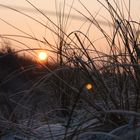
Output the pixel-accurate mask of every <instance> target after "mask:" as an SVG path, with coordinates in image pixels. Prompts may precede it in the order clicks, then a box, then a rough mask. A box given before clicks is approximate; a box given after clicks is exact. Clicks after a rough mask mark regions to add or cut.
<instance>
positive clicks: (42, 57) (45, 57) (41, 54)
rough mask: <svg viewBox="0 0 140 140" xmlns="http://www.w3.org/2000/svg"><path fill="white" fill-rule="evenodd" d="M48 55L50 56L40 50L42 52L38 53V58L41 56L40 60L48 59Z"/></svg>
mask: <svg viewBox="0 0 140 140" xmlns="http://www.w3.org/2000/svg"><path fill="white" fill-rule="evenodd" d="M47 57H48V55H47V53H46V52H40V53H39V54H38V58H39V60H41V61H45V60H47Z"/></svg>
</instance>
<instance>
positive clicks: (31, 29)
mask: <svg viewBox="0 0 140 140" xmlns="http://www.w3.org/2000/svg"><path fill="white" fill-rule="evenodd" d="M29 1H30V2H31V3H32V4H34V5H35V6H36V7H38V8H39V9H42V10H43V11H45V13H46V15H47V16H48V17H49V18H50V19H51V20H53V21H54V22H55V23H56V24H57V18H58V17H57V16H55V15H54V14H55V13H56V11H60V9H62V7H63V3H64V0H29ZM72 1H73V0H66V7H65V12H66V13H68V12H69V9H70V6H71V5H72ZM101 1H102V2H103V1H104V0H101ZM111 1H113V0H110V2H111ZM121 1H122V0H116V2H117V3H119V4H120V5H121ZM124 1H125V2H126V5H127V6H128V2H129V0H124ZM55 2H56V3H55ZM81 2H82V3H83V4H84V5H85V6H86V7H87V8H88V10H89V11H90V12H91V13H92V14H93V15H94V16H95V15H96V13H97V12H99V14H98V16H97V19H99V20H101V22H102V21H104V19H103V18H101V16H103V17H105V18H108V17H109V16H108V14H107V12H106V11H105V10H104V8H103V7H102V6H101V5H100V4H99V3H98V2H97V1H96V0H81ZM0 4H3V5H7V6H10V7H12V8H16V9H18V10H19V11H23V12H25V13H26V14H28V15H30V16H31V17H34V18H36V19H38V21H41V22H43V23H44V24H46V25H47V26H49V27H51V28H53V26H52V25H51V23H50V22H49V21H48V20H46V19H45V18H44V17H43V16H42V15H41V14H39V13H38V12H37V11H36V10H34V9H33V7H32V6H31V5H30V4H29V3H28V2H27V1H26V0H0ZM74 8H75V9H76V10H79V11H80V12H82V13H84V14H85V15H88V13H87V12H86V11H85V10H84V8H83V7H82V5H81V4H80V2H79V1H78V0H74V3H73V8H72V10H71V15H76V16H79V17H77V19H76V16H75V17H74V18H72V17H70V18H69V21H68V26H67V30H66V31H67V32H71V31H74V30H79V29H80V28H81V30H83V31H86V29H85V28H87V27H88V26H89V23H86V24H85V26H82V25H83V23H84V22H85V21H84V20H83V18H82V17H81V15H79V14H78V13H77V12H76V11H75V10H74ZM124 9H125V8H124ZM47 12H48V13H47ZM139 13H140V1H139V0H131V16H132V18H133V19H134V20H137V21H139V20H140V14H139ZM126 15H127V14H126ZM0 18H1V20H0V34H10V35H15V34H16V35H23V33H21V32H20V31H17V30H16V29H14V28H13V27H11V26H9V25H7V24H6V23H5V22H4V21H6V22H8V23H10V24H11V25H14V26H15V27H17V28H19V29H21V30H23V31H24V32H26V33H28V34H31V35H32V36H34V37H36V38H39V39H42V38H43V37H45V38H46V39H47V40H49V41H50V42H51V43H52V42H53V41H54V38H53V35H52V33H50V32H49V31H48V30H47V29H45V27H43V26H41V25H40V24H38V23H37V22H35V21H33V20H31V19H29V18H27V17H26V16H23V15H21V14H19V13H17V12H15V11H12V10H8V9H6V8H3V7H0ZM2 20H4V21H2ZM103 26H104V25H103ZM104 28H108V27H107V26H106V25H105V26H104ZM95 33H96V29H95V30H94V34H95ZM94 38H95V39H97V37H95V36H94ZM16 39H17V38H16ZM18 39H19V38H18ZM19 40H20V41H22V42H26V43H27V44H28V45H29V47H38V46H39V47H40V44H39V43H37V42H34V41H33V42H32V41H31V40H27V39H23V38H20V39H19ZM12 45H13V46H14V44H13V43H12ZM16 45H17V47H21V48H22V47H23V46H22V45H20V44H18V43H16ZM16 45H15V46H16ZM41 47H43V46H41Z"/></svg>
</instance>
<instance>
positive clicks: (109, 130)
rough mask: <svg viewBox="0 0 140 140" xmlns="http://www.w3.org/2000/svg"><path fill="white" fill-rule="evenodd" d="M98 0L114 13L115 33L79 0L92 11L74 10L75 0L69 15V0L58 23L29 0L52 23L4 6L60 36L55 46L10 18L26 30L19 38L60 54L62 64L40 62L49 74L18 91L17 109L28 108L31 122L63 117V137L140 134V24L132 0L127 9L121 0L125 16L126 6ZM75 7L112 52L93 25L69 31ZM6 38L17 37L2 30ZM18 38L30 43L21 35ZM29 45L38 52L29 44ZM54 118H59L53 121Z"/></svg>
mask: <svg viewBox="0 0 140 140" xmlns="http://www.w3.org/2000/svg"><path fill="white" fill-rule="evenodd" d="M97 1H98V2H99V3H100V4H101V5H102V7H103V8H104V9H105V10H106V12H107V13H109V15H110V17H111V23H112V24H111V27H110V28H111V30H112V35H110V34H108V32H107V31H106V30H104V28H103V27H102V26H101V25H100V24H99V22H98V20H96V17H94V16H93V15H92V13H91V12H90V11H89V10H88V8H87V7H86V6H85V5H84V4H83V3H82V2H80V1H79V3H80V4H81V6H82V7H83V8H84V9H85V11H87V13H88V14H89V15H85V14H83V13H81V12H80V11H78V9H75V8H74V7H73V2H74V1H73V2H72V5H71V7H70V10H69V14H68V16H67V17H65V6H66V4H65V2H66V1H65V0H64V3H63V5H62V10H60V11H59V12H58V15H57V16H58V24H56V23H54V22H53V21H52V20H51V19H50V18H49V17H48V16H47V15H46V14H44V13H43V12H42V11H41V10H40V9H38V8H37V7H36V6H35V5H34V4H33V3H31V2H29V1H28V0H27V2H28V3H29V4H30V5H31V6H32V7H33V8H35V10H37V11H38V12H39V13H40V14H42V15H43V16H44V17H45V19H46V20H47V21H49V22H50V23H51V24H52V27H50V26H47V25H45V24H44V23H43V22H41V21H39V20H38V19H36V18H34V17H31V16H30V15H28V14H25V13H23V12H21V11H19V10H17V9H14V8H11V7H8V6H6V5H0V6H2V7H5V8H8V9H11V10H13V11H15V12H18V13H19V14H22V15H24V16H25V17H28V18H30V19H32V20H33V21H35V22H37V23H39V24H40V26H44V27H45V28H47V29H48V30H50V31H51V32H52V33H53V34H54V35H55V36H57V37H58V41H56V44H55V45H52V44H51V43H49V42H48V41H47V39H46V38H43V39H42V40H40V39H37V38H35V37H34V36H31V35H29V34H28V33H25V32H23V31H22V30H20V29H18V28H17V27H14V26H13V25H11V24H9V23H8V22H6V21H5V22H6V23H7V24H8V25H10V26H12V27H13V28H16V29H17V30H18V31H20V32H22V33H23V34H24V35H25V36H18V37H22V38H28V39H31V40H35V41H38V42H39V43H42V44H44V45H49V46H50V48H47V47H46V48H45V49H46V50H47V51H50V52H51V53H53V54H55V55H57V59H56V60H54V61H55V62H56V63H57V67H55V68H54V69H53V70H52V69H51V68H50V67H49V65H47V64H40V65H42V68H44V69H45V72H44V74H43V75H41V76H40V77H39V78H38V79H37V81H36V80H35V81H33V82H34V83H33V85H32V87H31V88H29V89H27V90H26V91H21V92H19V93H15V95H17V94H21V93H24V95H23V96H22V98H21V99H20V101H19V102H18V103H17V106H16V107H15V108H16V109H15V110H14V111H15V112H16V113H17V112H18V111H19V110H20V109H21V108H22V109H23V108H24V109H25V112H26V113H27V116H26V115H25V114H24V113H25V112H24V113H21V114H20V115H23V116H24V115H25V117H23V118H24V119H27V118H28V119H29V120H30V121H29V122H32V121H33V120H34V119H39V120H40V119H42V118H43V117H44V118H46V117H47V122H45V123H48V124H51V123H54V122H59V121H60V120H58V119H60V117H62V118H64V119H65V121H64V122H63V125H64V126H65V131H64V133H63V134H62V137H63V138H62V139H68V138H69V139H76V138H77V139H82V138H84V137H90V138H100V139H103V138H104V139H128V138H129V139H139V137H140V136H139V117H140V113H139V111H140V109H139V108H140V103H139V102H140V99H139V98H140V68H139V59H140V48H139V45H140V44H139V43H140V38H139V34H138V32H139V25H140V23H139V22H137V21H134V20H133V17H131V13H130V6H131V5H130V1H129V6H128V8H127V6H126V4H125V1H122V3H123V4H124V5H122V7H123V6H125V10H126V12H127V14H128V16H127V17H126V16H125V15H124V9H123V10H122V9H121V8H122V7H120V5H118V3H116V1H114V0H113V2H112V3H110V2H109V1H108V0H104V2H102V1H100V0H97ZM72 9H73V10H75V11H76V12H78V13H79V14H80V15H82V16H83V17H84V18H85V19H86V20H87V21H89V22H90V23H91V25H92V26H93V27H94V28H97V29H98V31H99V32H100V33H101V34H102V37H103V38H104V40H105V44H106V45H107V47H109V52H108V53H105V52H101V51H99V50H98V49H97V48H98V47H97V46H96V43H94V41H92V40H91V39H90V37H88V32H90V27H89V30H88V31H87V33H84V32H82V31H80V30H75V31H73V32H71V33H67V32H66V27H67V23H68V20H69V16H70V14H71V10H72ZM98 14H99V13H98ZM98 14H97V15H98ZM97 15H96V16H97ZM89 17H90V18H89ZM3 21H4V20H3ZM107 22H108V21H107ZM91 25H90V26H91ZM13 36H15V35H13ZM15 37H16V36H15ZM1 38H2V39H9V40H13V39H12V38H10V36H9V35H1ZM14 41H15V42H18V43H20V44H22V45H24V46H26V44H24V43H22V42H20V41H18V40H16V39H14ZM26 47H28V49H29V50H31V51H33V49H32V48H30V47H29V46H26ZM88 84H90V86H91V88H90V89H88V88H87V85H88ZM48 98H49V100H50V101H48ZM10 100H11V99H10ZM17 108H18V109H17ZM16 113H15V115H16ZM49 117H50V118H49ZM52 117H54V118H55V119H54V120H53V119H52ZM82 117H83V118H82ZM49 121H51V122H50V123H49ZM17 123H19V122H17ZM60 123H62V120H61V121H60ZM32 129H33V127H32V126H31V130H32ZM32 131H33V130H32ZM52 134H53V133H52ZM51 137H53V136H51Z"/></svg>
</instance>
